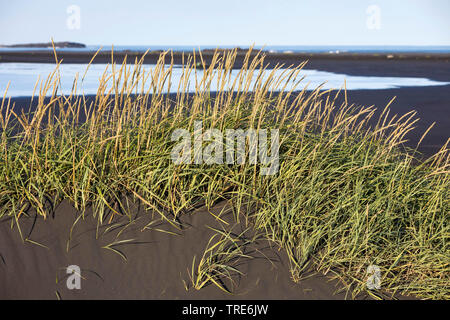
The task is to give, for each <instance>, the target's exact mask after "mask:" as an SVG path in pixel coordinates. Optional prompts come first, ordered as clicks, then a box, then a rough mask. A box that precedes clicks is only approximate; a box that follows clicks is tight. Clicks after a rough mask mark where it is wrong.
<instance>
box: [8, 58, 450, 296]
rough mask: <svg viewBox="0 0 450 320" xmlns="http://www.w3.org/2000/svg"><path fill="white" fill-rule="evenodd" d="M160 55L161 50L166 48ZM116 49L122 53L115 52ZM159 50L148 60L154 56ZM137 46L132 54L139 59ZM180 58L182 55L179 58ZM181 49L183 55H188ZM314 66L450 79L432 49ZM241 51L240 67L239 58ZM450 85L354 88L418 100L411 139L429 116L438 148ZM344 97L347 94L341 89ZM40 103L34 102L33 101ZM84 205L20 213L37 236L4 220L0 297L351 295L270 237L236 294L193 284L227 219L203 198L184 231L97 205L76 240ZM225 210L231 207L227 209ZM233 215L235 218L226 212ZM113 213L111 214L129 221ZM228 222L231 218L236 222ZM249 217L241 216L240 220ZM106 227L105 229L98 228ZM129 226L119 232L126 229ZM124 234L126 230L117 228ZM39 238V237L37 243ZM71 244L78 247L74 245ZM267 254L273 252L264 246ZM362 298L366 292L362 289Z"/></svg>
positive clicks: (398, 108) (371, 99)
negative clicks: (97, 215)
mask: <svg viewBox="0 0 450 320" xmlns="http://www.w3.org/2000/svg"><path fill="white" fill-rule="evenodd" d="M0 55H1V58H0V62H53V61H54V60H52V57H51V56H49V55H48V53H45V54H44V53H42V52H38V51H36V52H32V53H28V54H23V53H19V52H16V53H11V52H8V53H6V54H5V53H1V54H0ZM158 55H159V53H158ZM59 57H60V58H63V59H64V62H67V63H69V62H71V63H82V62H84V63H85V62H88V61H86V59H87V58H88V57H87V56H83V55H79V54H78V55H77V54H72V53H64V54H61V55H60V56H59ZM115 57H116V59H120V58H123V56H120V54H116V56H115ZM151 57H152V55H151V54H150V58H149V60H147V59H146V60H145V62H146V63H152V62H154V61H152V58H151ZM98 58H99V59H96V62H107V61H108V59H109V60H110V58H111V57H110V56H109V57H106V56H105V57H103V58H102V57H98ZM130 58H132V55H129V60H128V61H130V62H131V61H134V58H132V59H130ZM305 58H306V56H305V55H292V54H291V55H288V54H286V55H270V54H269V55H268V58H267V59H266V61H267V62H269V63H271V64H276V63H285V64H287V65H290V64H298V63H300V62H301V61H303V60H304V59H305ZM177 59H178V60H177ZM180 59H181V57H180V56H179V55H178V56H177V57H176V58H175V59H174V60H175V63H180V62H181V60H180ZM309 60H310V62H309V63H308V64H307V67H306V68H308V69H318V70H325V71H330V72H339V73H346V74H351V75H361V76H401V77H425V78H429V79H433V80H439V81H450V63H449V56H448V55H441V56H433V57H429V58H428V57H426V56H425V55H421V56H417V55H416V56H408V55H406V56H404V57H397V58H389V59H388V58H387V57H386V56H372V57H367V56H361V55H360V56H358V57H355V56H350V55H344V56H338V55H333V56H319V57H318V56H317V55H316V56H315V57H309ZM239 61H242V60H239V59H238V62H237V63H236V66H235V67H239ZM449 89H450V86H449V85H447V86H436V87H420V88H401V89H389V90H353V91H349V92H348V99H349V101H350V102H351V103H355V104H358V105H365V106H371V105H375V106H377V107H378V109H381V110H382V109H383V108H384V106H385V105H386V104H387V103H388V102H389V101H390V100H391V99H392V98H393V97H394V96H396V97H397V98H396V100H395V102H394V103H393V104H392V105H391V110H392V111H391V112H393V113H397V114H399V115H402V114H404V113H406V112H408V111H410V110H416V111H417V112H418V115H417V116H418V117H419V118H420V119H421V120H420V121H419V123H418V124H417V126H416V127H417V129H416V130H415V131H414V133H413V134H411V135H410V136H409V140H410V141H409V142H407V143H406V144H407V145H408V146H410V147H414V146H415V144H416V143H417V141H418V139H419V138H420V136H421V134H422V133H423V132H425V130H426V129H427V128H428V126H429V125H431V124H432V123H433V122H436V124H435V126H434V128H433V129H432V130H431V132H430V133H429V134H428V135H427V137H426V138H425V139H424V141H423V142H422V145H421V146H420V148H419V151H421V152H423V153H424V154H425V155H430V154H432V153H434V152H436V151H437V150H439V148H440V147H441V146H442V145H443V144H444V143H445V142H446V141H447V139H448V138H449V128H450V90H449ZM340 99H343V97H342V96H341V98H340ZM12 102H13V103H14V104H15V109H17V110H20V109H25V110H27V108H28V107H29V103H30V98H29V97H20V98H13V99H12ZM34 103H35V102H34ZM224 205H225V204H224V203H220V204H219V205H217V206H216V207H215V208H213V212H215V213H216V214H217V213H218V212H220V210H221V209H222V208H223V207H224ZM76 214H77V213H76V212H75V210H74V209H73V208H72V207H71V206H70V205H68V204H67V203H62V204H61V205H60V206H59V207H58V208H56V210H55V214H54V217H50V218H48V219H47V220H46V221H44V220H43V218H42V217H37V218H36V219H35V216H34V215H33V214H32V213H30V217H24V218H23V219H22V222H21V227H22V233H23V235H24V237H25V238H29V239H30V240H32V241H33V242H35V243H32V242H25V243H22V240H21V238H20V235H19V232H18V230H17V228H16V227H15V226H14V227H13V228H11V226H12V225H14V224H13V223H12V221H11V219H10V218H3V219H2V220H1V222H0V230H1V231H0V299H57V298H58V297H60V298H62V299H345V298H350V296H346V294H345V292H337V291H338V289H339V288H340V286H339V283H338V282H337V281H335V280H333V281H330V276H331V275H332V274H331V272H330V274H328V275H327V276H325V275H322V274H320V275H317V274H310V276H309V277H307V275H305V276H306V278H305V279H304V280H302V281H300V282H299V283H298V284H296V283H294V282H293V281H292V280H291V278H290V273H289V270H288V260H287V257H286V255H285V253H284V252H283V251H282V250H280V251H279V250H278V249H277V248H269V243H268V242H266V241H261V242H260V243H258V244H257V245H256V247H255V248H251V249H250V250H255V249H257V250H256V251H252V252H254V253H255V254H254V259H250V260H249V261H247V262H245V263H243V264H242V266H241V267H240V268H241V270H242V271H243V272H244V274H245V276H242V277H241V278H240V279H238V280H237V283H238V286H237V288H235V289H236V290H235V291H236V294H235V295H232V296H230V295H229V294H226V293H224V292H222V291H220V290H219V289H218V288H217V287H215V286H208V287H206V288H204V289H202V290H200V291H196V290H195V289H192V288H191V289H190V290H189V291H186V289H185V287H184V285H183V280H184V281H186V282H189V274H188V270H190V268H191V266H192V258H193V257H194V256H195V255H196V256H197V257H198V256H199V255H201V254H202V250H204V248H205V246H206V245H207V242H208V240H209V238H210V237H211V235H212V231H211V230H210V229H209V228H207V226H210V227H216V228H217V227H220V224H221V223H220V222H219V221H217V220H216V219H214V217H213V216H212V215H210V214H208V212H207V211H205V209H204V208H201V209H199V211H198V212H196V213H195V214H192V215H191V216H187V217H183V219H184V221H182V222H183V225H185V229H184V230H182V232H179V235H173V234H169V233H166V232H162V231H160V230H156V229H162V230H166V231H171V232H177V233H178V231H176V230H173V229H170V226H167V225H164V224H161V225H154V226H152V227H153V230H145V231H144V232H141V230H142V228H143V226H145V225H146V224H148V223H149V221H150V220H149V219H151V215H150V214H145V215H144V214H143V212H142V211H141V210H140V209H139V208H135V214H136V217H137V218H138V219H137V221H136V223H134V224H132V225H131V226H130V227H128V228H126V229H125V230H124V231H123V232H121V233H120V230H121V228H122V227H121V226H120V225H119V226H118V227H117V228H112V229H107V227H108V225H104V226H102V227H100V228H99V229H98V232H97V228H96V221H95V219H93V218H92V217H91V216H90V215H89V214H87V216H88V218H87V219H86V220H84V221H83V220H80V221H79V222H78V223H77V224H76V226H75V228H74V230H73V235H72V239H71V241H70V243H69V245H67V240H68V237H69V234H70V228H71V226H72V224H73V223H74V221H75V219H76ZM224 217H226V214H225V216H224ZM225 220H227V219H226V218H225ZM125 222H126V221H125V220H117V221H116V220H114V221H113V222H112V223H113V224H114V223H120V224H123V223H125ZM228 227H229V226H228ZM244 227H245V226H244V225H243V224H241V225H238V226H236V228H238V229H239V230H240V229H242V228H244ZM97 233H98V239H96V234H97ZM119 233H120V234H119ZM116 237H117V238H116ZM124 239H133V240H132V241H130V242H127V243H125V244H121V245H118V246H117V249H118V250H120V251H121V252H122V253H123V254H124V256H126V258H127V261H124V259H123V257H121V256H120V255H118V254H117V253H114V252H112V251H110V250H107V249H105V248H102V247H103V246H105V245H108V244H109V243H111V242H113V241H115V240H124ZM37 243H39V244H40V245H38V244H37ZM67 247H68V248H69V250H67ZM264 255H267V257H269V260H272V262H270V261H269V260H268V259H266V258H264V257H263V256H264ZM70 264H75V265H79V266H80V267H81V269H82V275H83V277H84V279H83V280H82V290H72V291H71V290H68V289H67V288H66V285H65V279H66V273H65V268H66V267H67V266H68V265H70ZM358 298H361V299H366V298H368V297H367V296H361V297H358Z"/></svg>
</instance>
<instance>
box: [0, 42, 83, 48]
mask: <svg viewBox="0 0 450 320" xmlns="http://www.w3.org/2000/svg"><path fill="white" fill-rule="evenodd" d="M54 45H55V48H86V45H85V44H83V43H78V42H69V41H63V42H54ZM52 47H53V44H52V43H51V42H46V43H20V44H11V45H0V48H52Z"/></svg>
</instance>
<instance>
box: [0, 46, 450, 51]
mask: <svg viewBox="0 0 450 320" xmlns="http://www.w3.org/2000/svg"><path fill="white" fill-rule="evenodd" d="M236 47H240V48H248V47H249V46H248V45H247V46H238V45H221V46H217V45H200V46H193V45H192V46H180V45H118V46H114V50H116V51H125V50H128V51H138V52H145V51H147V49H151V50H173V51H193V50H194V49H195V50H198V49H201V50H203V49H215V48H223V49H230V48H236ZM100 48H102V50H106V51H110V50H111V48H112V46H111V45H104V46H101V45H87V46H86V48H59V49H58V51H75V52H83V51H97V50H99V49H100ZM255 48H256V49H264V50H266V51H271V52H279V53H282V52H305V53H326V52H333V53H336V52H342V53H344V52H348V53H403V52H404V53H450V46H298V45H297V46H286V45H285V46H283V45H278V46H270V45H268V46H255ZM27 50H52V48H25V47H24V48H0V52H2V51H27Z"/></svg>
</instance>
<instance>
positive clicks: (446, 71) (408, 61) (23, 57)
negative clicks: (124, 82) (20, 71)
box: [0, 50, 450, 81]
mask: <svg viewBox="0 0 450 320" xmlns="http://www.w3.org/2000/svg"><path fill="white" fill-rule="evenodd" d="M245 53H246V51H238V52H237V55H236V61H235V64H234V65H233V68H234V69H239V68H241V66H242V64H243V61H244V58H245ZM255 53H256V51H255ZM94 54H95V52H88V51H85V52H73V51H57V55H58V59H59V60H62V63H89V61H90V60H91V59H92V57H93V55H94ZM160 54H161V52H160V51H152V52H149V53H148V54H147V55H146V56H145V59H144V63H148V64H154V63H156V62H157V61H158V59H159V57H160ZM191 54H192V52H173V54H171V53H168V54H167V55H166V57H165V62H166V63H170V61H171V59H172V58H173V62H174V63H175V64H181V63H182V62H183V58H184V61H186V58H187V56H188V55H191ZM264 54H265V62H266V63H267V64H268V65H269V66H272V67H274V66H275V65H277V64H284V65H285V66H291V65H292V66H297V65H299V64H300V63H302V62H304V61H308V63H307V65H306V67H305V68H306V69H316V70H323V71H328V72H336V73H345V74H348V75H361V76H392V77H396V76H402V77H423V78H429V79H432V80H437V81H449V80H450V54H428V53H393V54H386V53H374V54H367V53H339V54H334V53H270V52H264ZM142 55H143V53H142V52H133V51H117V52H114V55H113V57H114V61H115V62H116V63H122V61H123V59H124V58H125V56H126V57H127V61H128V62H129V63H134V61H135V59H138V60H139V59H140V58H141V57H142ZM212 55H213V52H212V51H210V50H204V51H202V57H203V59H204V60H205V62H206V63H208V62H209V61H210V60H211V57H212ZM199 59H200V55H199V54H198V53H196V61H199ZM111 61H112V59H111V52H109V51H100V52H99V53H98V55H97V56H96V57H95V59H94V60H93V63H110V62H111ZM11 62H23V63H54V62H55V57H54V54H53V52H52V51H42V50H27V51H20V50H17V51H4V52H0V63H11Z"/></svg>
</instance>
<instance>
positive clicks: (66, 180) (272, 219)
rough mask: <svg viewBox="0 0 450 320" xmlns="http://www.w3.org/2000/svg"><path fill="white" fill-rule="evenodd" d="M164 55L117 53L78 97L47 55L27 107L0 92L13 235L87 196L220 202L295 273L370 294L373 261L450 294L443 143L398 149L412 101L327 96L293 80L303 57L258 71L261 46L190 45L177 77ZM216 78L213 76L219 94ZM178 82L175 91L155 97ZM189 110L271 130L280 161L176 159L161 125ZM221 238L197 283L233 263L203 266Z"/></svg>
mask: <svg viewBox="0 0 450 320" xmlns="http://www.w3.org/2000/svg"><path fill="white" fill-rule="evenodd" d="M168 54H169V53H168V52H165V53H163V54H161V57H160V60H159V62H158V63H157V64H156V66H155V67H154V68H152V69H150V70H146V69H145V67H144V65H143V58H142V59H141V60H140V61H137V60H136V61H135V62H134V63H133V64H131V65H129V64H127V61H126V59H125V61H124V62H123V64H122V65H120V66H117V65H116V64H115V63H114V60H113V53H111V55H112V62H111V65H110V66H109V67H108V68H107V69H106V70H105V72H104V74H103V77H102V78H101V79H99V87H98V91H97V94H96V96H95V97H85V96H84V95H82V94H78V86H79V84H80V82H81V83H82V81H83V78H84V76H83V77H82V78H81V79H78V78H77V79H75V81H74V84H73V89H72V92H71V93H70V94H69V95H62V94H60V92H59V90H60V75H59V69H58V67H59V63H61V62H60V61H58V60H57V57H56V54H55V57H56V61H57V64H56V69H55V72H54V73H52V74H51V75H49V77H48V78H47V79H46V80H45V81H42V82H41V83H40V86H39V87H38V85H36V87H35V90H37V89H39V92H38V97H37V99H38V101H37V105H36V107H35V108H34V109H33V110H31V109H30V110H21V111H19V110H16V108H15V107H14V105H12V104H11V100H9V99H6V96H5V97H4V98H3V100H2V103H1V107H0V133H1V139H0V149H1V151H0V171H1V174H0V217H3V216H11V217H13V221H14V223H15V224H16V225H17V227H18V230H19V232H20V233H21V229H20V217H21V216H22V215H27V214H29V212H31V211H35V212H36V214H38V215H40V216H42V217H43V218H46V217H48V216H49V215H50V214H52V210H53V209H54V208H55V206H56V205H57V204H58V203H60V202H61V201H68V202H70V203H71V204H72V205H73V206H74V207H75V208H76V209H77V210H78V211H79V212H80V216H81V217H84V215H85V214H86V212H87V209H92V212H93V215H94V216H95V217H96V218H97V219H98V223H99V224H102V223H103V222H104V221H105V220H106V219H109V220H112V219H113V217H114V216H117V215H118V216H123V215H125V216H128V217H129V218H130V219H132V215H131V213H130V212H129V210H128V209H127V208H128V205H127V201H129V199H133V200H134V201H137V202H140V203H141V204H142V205H144V206H145V207H146V209H148V210H152V211H153V212H156V213H158V214H159V216H160V218H161V219H163V220H165V221H167V222H169V223H170V224H172V226H174V227H175V228H180V227H181V226H180V222H179V219H178V218H179V216H180V215H183V214H186V213H192V212H194V209H196V208H198V207H199V206H206V207H208V208H209V207H211V206H213V205H214V204H215V203H217V202H219V201H222V200H225V201H228V202H229V203H230V204H231V205H232V206H233V209H234V212H235V218H236V220H237V221H239V220H240V219H242V217H243V216H244V218H245V222H246V223H247V224H249V225H251V226H252V227H253V228H255V229H256V230H258V231H259V232H260V231H263V232H264V234H265V235H266V237H267V238H268V239H270V240H271V241H273V242H275V243H277V244H279V245H280V246H281V247H282V248H284V249H285V250H286V252H287V253H288V256H289V259H290V263H291V266H290V268H291V273H292V278H293V280H294V281H299V280H300V279H301V275H302V271H303V270H305V269H306V268H307V267H313V268H315V269H316V270H319V271H322V272H325V273H330V272H332V273H333V274H335V276H336V277H338V278H340V279H341V280H342V283H343V284H344V285H345V287H346V288H347V289H348V290H349V292H351V293H352V294H353V295H357V294H358V293H360V292H362V291H368V290H367V288H366V286H365V281H366V279H367V274H366V270H367V267H368V266H369V265H377V266H379V267H380V269H381V275H382V279H381V290H380V292H383V294H385V293H389V294H394V293H397V292H401V293H404V294H415V295H417V296H419V297H423V298H449V297H450V281H449V280H450V279H449V274H450V272H449V271H450V267H449V261H450V251H449V245H448V240H449V236H450V228H449V218H448V212H449V198H450V197H449V189H450V181H449V146H448V142H447V144H445V145H444V146H443V147H442V149H441V150H440V151H439V152H437V153H436V154H435V155H433V156H432V157H430V158H428V159H426V160H421V159H418V158H417V152H416V151H415V150H405V148H404V147H403V146H402V145H403V143H404V142H405V139H406V137H407V134H408V133H409V132H410V131H411V130H413V129H414V124H415V122H416V121H417V119H416V118H415V113H414V112H410V113H408V114H405V115H403V116H397V115H390V111H389V105H388V106H386V108H385V109H384V110H383V111H382V112H381V114H380V115H379V116H377V118H375V112H376V110H375V108H373V107H368V108H360V107H357V106H355V105H351V104H349V103H347V102H344V103H343V104H341V105H338V104H337V102H336V99H337V96H338V94H340V92H338V93H337V94H336V93H335V92H331V91H324V90H321V88H320V87H319V88H316V89H315V90H313V91H307V90H306V88H303V89H302V90H300V89H301V88H300V87H299V85H300V84H301V83H302V82H301V81H302V80H303V79H300V80H299V79H298V78H299V75H300V72H301V69H302V67H303V66H304V64H301V65H299V66H297V67H292V66H291V67H290V68H287V69H285V70H284V71H283V72H281V75H278V76H275V73H276V71H278V70H280V69H281V68H282V66H280V65H277V66H275V68H274V69H272V70H268V69H267V66H266V65H265V64H264V56H263V55H262V54H261V53H260V52H259V53H256V54H254V53H252V51H251V50H250V51H249V52H248V53H247V55H246V57H245V61H244V64H243V67H242V68H241V69H240V70H239V72H238V74H237V76H236V77H234V78H232V77H231V70H232V67H233V64H234V61H235V58H236V51H230V52H225V53H218V52H217V53H216V54H214V56H213V58H212V61H209V63H208V65H207V64H206V62H205V61H204V60H203V58H202V57H201V56H200V62H199V61H196V55H192V56H188V57H186V59H185V61H184V63H183V65H182V76H181V79H180V80H179V81H178V83H173V82H172V70H173V68H174V65H173V61H172V63H170V64H169V65H166V64H165V59H166V58H167V57H169V58H170V56H168ZM94 58H95V57H94ZM199 63H200V64H201V65H202V66H203V67H202V68H197V66H198V64H199ZM193 76H194V78H193ZM192 79H195V92H193V93H191V94H190V93H189V89H188V88H189V86H190V85H191V83H190V82H191V81H193V80H192ZM212 81H215V82H216V83H217V88H219V89H218V91H217V92H215V93H214V94H213V93H211V90H210V87H211V83H212ZM174 85H176V86H177V93H176V94H174V95H169V94H166V93H165V92H166V90H167V88H170V87H171V86H174ZM288 87H289V88H290V89H289V90H287V89H286V88H288ZM297 88H299V89H298V90H297ZM296 90H297V91H296ZM294 92H295V94H294ZM344 94H345V95H346V94H347V93H346V92H344ZM46 96H47V98H45V97H46ZM345 101H347V99H345ZM196 121H202V124H203V127H205V129H208V128H214V129H218V130H219V131H221V132H223V131H224V130H226V129H238V128H242V129H249V128H251V129H255V130H256V131H258V132H259V131H260V130H262V129H272V128H274V129H278V130H279V132H280V133H279V139H280V149H279V170H278V172H277V173H276V174H274V175H260V170H261V165H260V164H258V163H256V164H255V163H249V162H248V161H247V162H244V163H240V164H221V165H217V164H214V165H211V164H205V163H202V164H175V163H174V162H173V161H172V158H171V152H172V150H173V148H174V146H175V142H173V141H172V140H171V135H172V133H173V132H174V131H175V130H176V129H179V128H182V129H187V130H189V131H190V132H193V131H194V129H195V128H194V124H195V122H196ZM203 143H204V145H205V146H206V145H207V144H208V143H207V142H203ZM419 144H420V142H419ZM248 152H249V150H248V149H247V155H248ZM89 212H90V211H89ZM218 218H219V219H220V217H218ZM222 236H224V234H222ZM225 238H226V237H225ZM225 238H223V237H222V238H220V239H219V242H218V243H219V245H214V244H212V243H210V244H211V246H213V247H214V248H216V249H220V248H222V249H224V250H225V249H226V250H225V253H227V254H225V255H222V253H220V252H216V251H214V255H211V250H209V249H208V250H209V251H208V250H207V251H206V252H205V256H204V257H203V259H202V260H201V267H199V268H200V269H198V270H197V272H195V274H194V270H193V271H192V277H193V278H192V280H193V283H194V284H195V287H198V288H200V287H202V286H203V285H204V284H205V283H206V282H207V281H212V280H214V281H216V282H217V283H218V279H217V278H216V277H215V275H216V274H222V275H223V274H225V275H228V276H230V275H231V272H232V271H233V272H236V270H234V269H232V266H225V265H226V263H223V264H220V266H221V268H222V269H221V270H222V271H217V268H215V267H214V265H213V262H214V261H216V260H214V259H215V257H218V256H222V257H228V258H230V259H231V258H233V257H238V256H239V255H241V253H240V251H239V250H238V248H236V247H233V246H231V247H229V246H225V245H223V246H221V245H220V243H222V244H225V242H224V241H225V240H226V239H225ZM232 243H239V242H232ZM230 248H232V251H230V250H229V249H230ZM219 251H220V250H219ZM222 251H223V250H222ZM208 254H209V255H208ZM215 272H216V273H215ZM217 272H218V273H217ZM205 281H206V282H205ZM219 287H220V285H219ZM222 289H223V287H222ZM369 293H372V294H375V293H374V292H373V291H369ZM376 294H377V295H381V293H379V292H378V293H376Z"/></svg>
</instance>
